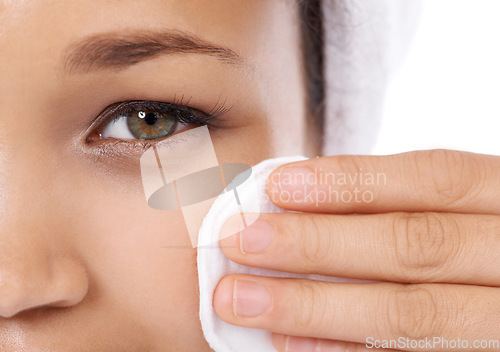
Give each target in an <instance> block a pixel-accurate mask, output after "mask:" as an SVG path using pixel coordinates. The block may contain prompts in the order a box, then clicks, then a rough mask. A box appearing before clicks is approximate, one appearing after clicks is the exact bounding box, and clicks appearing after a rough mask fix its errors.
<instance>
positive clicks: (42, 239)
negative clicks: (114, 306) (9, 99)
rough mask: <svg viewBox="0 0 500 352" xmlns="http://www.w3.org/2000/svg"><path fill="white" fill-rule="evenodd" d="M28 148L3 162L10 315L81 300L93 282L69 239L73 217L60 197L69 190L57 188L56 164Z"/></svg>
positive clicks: (2, 238)
mask: <svg viewBox="0 0 500 352" xmlns="http://www.w3.org/2000/svg"><path fill="white" fill-rule="evenodd" d="M23 149H24V148H23V147H20V148H19V149H18V150H17V153H9V155H8V158H7V163H6V165H5V164H4V165H2V167H1V168H0V187H2V189H1V192H0V193H1V194H2V195H3V197H2V204H1V206H0V317H7V318H8V317H12V316H14V315H16V314H17V313H19V312H22V311H25V310H29V309H34V308H37V307H48V306H50V307H63V306H70V305H74V304H77V303H78V302H80V301H81V300H82V299H83V298H84V297H85V295H86V292H87V286H88V278H87V274H86V268H85V267H84V266H83V264H82V262H81V261H80V260H79V257H78V256H77V255H76V252H74V251H73V249H72V248H73V246H71V244H70V241H69V240H68V238H70V236H71V228H70V223H69V221H70V219H68V217H67V216H66V214H64V213H63V212H64V204H61V202H60V199H58V198H60V197H62V196H63V195H58V194H57V193H56V192H55V191H56V190H55V187H54V184H55V182H56V179H57V177H56V176H55V175H56V174H55V173H54V170H53V167H50V165H47V167H44V161H43V160H40V156H37V155H36V154H37V153H36V152H35V153H34V155H28V154H29V153H27V152H28V151H29V147H28V148H27V149H28V150H23ZM4 160H5V158H4ZM46 162H47V164H51V161H50V158H49V159H47V160H46ZM5 166H8V167H5Z"/></svg>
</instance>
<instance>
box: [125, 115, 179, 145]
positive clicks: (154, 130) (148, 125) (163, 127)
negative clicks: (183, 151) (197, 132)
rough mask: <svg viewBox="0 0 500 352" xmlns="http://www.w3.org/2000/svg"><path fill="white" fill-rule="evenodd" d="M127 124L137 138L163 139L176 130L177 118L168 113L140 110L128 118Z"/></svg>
mask: <svg viewBox="0 0 500 352" xmlns="http://www.w3.org/2000/svg"><path fill="white" fill-rule="evenodd" d="M127 126H128V128H129V130H130V132H131V133H132V134H133V135H134V137H135V138H137V139H161V138H164V137H167V136H169V135H171V134H172V133H174V132H175V129H176V127H177V120H175V119H174V118H172V117H170V116H169V114H168V113H164V112H155V111H150V110H138V111H135V112H133V113H131V114H130V116H129V117H128V118H127Z"/></svg>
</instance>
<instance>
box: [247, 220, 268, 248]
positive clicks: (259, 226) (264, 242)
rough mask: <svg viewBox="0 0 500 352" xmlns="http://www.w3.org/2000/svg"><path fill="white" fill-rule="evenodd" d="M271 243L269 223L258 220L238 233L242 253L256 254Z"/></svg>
mask: <svg viewBox="0 0 500 352" xmlns="http://www.w3.org/2000/svg"><path fill="white" fill-rule="evenodd" d="M272 241H273V227H272V226H271V224H269V222H267V221H265V220H262V219H258V220H256V221H255V222H254V223H253V224H252V225H250V226H249V227H247V228H245V229H243V230H242V231H241V232H240V250H241V252H242V253H258V252H261V251H263V250H264V249H266V248H268V247H269V245H270V244H271V242H272Z"/></svg>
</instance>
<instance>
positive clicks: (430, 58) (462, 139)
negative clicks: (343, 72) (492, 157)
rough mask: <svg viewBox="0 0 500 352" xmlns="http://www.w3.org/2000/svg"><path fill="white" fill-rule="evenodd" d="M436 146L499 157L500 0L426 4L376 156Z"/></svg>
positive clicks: (396, 80) (390, 94) (396, 79)
mask: <svg viewBox="0 0 500 352" xmlns="http://www.w3.org/2000/svg"><path fill="white" fill-rule="evenodd" d="M401 1H404V0H401ZM430 148H447V149H456V150H467V151H472V152H477V153H485V154H496V155H500V0H426V1H424V2H423V6H422V13H421V17H420V22H419V26H418V28H417V30H416V33H415V36H414V38H413V44H412V46H411V47H410V50H409V51H408V53H407V57H406V60H405V62H404V63H403V64H402V66H401V67H400V68H399V70H398V71H396V72H395V74H394V76H393V79H392V83H391V84H390V85H389V88H388V91H387V99H386V103H385V111H384V117H383V120H382V126H381V130H380V134H379V137H378V143H377V144H376V146H375V149H374V150H373V153H374V154H391V153H397V152H403V151H408V150H417V149H430Z"/></svg>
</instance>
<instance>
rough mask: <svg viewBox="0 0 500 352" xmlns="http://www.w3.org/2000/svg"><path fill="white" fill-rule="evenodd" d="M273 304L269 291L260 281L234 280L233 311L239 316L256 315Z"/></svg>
mask: <svg viewBox="0 0 500 352" xmlns="http://www.w3.org/2000/svg"><path fill="white" fill-rule="evenodd" d="M270 304H271V295H270V294H269V291H268V290H267V289H266V288H265V287H264V286H263V285H262V284H260V283H259V282H257V281H250V280H241V279H236V280H234V287H233V311H234V315H236V316H238V317H255V316H257V315H259V314H262V313H264V311H265V310H266V309H267V307H269V305H270Z"/></svg>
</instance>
